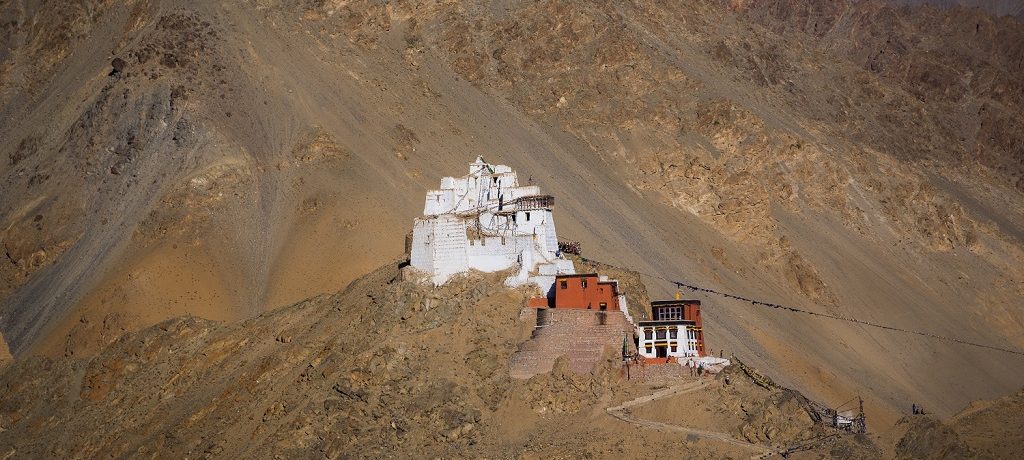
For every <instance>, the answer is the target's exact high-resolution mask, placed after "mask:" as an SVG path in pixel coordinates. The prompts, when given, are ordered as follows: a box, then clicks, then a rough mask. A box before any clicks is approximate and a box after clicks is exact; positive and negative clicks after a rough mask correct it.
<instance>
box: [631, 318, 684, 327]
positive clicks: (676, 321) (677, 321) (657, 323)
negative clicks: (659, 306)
mask: <svg viewBox="0 0 1024 460" xmlns="http://www.w3.org/2000/svg"><path fill="white" fill-rule="evenodd" d="M678 324H686V325H694V326H696V325H697V322H696V321H693V320H689V319H661V320H653V319H652V320H644V321H637V325H639V326H672V325H678Z"/></svg>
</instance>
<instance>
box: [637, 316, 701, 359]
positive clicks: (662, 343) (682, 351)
mask: <svg viewBox="0 0 1024 460" xmlns="http://www.w3.org/2000/svg"><path fill="white" fill-rule="evenodd" d="M637 331H638V333H639V335H640V340H639V343H638V344H637V351H639V352H640V355H642V356H643V357H645V358H668V357H675V358H686V357H696V356H700V352H699V348H698V345H697V344H698V335H697V326H696V325H695V324H694V323H693V321H686V320H676V321H640V324H639V326H638V327H637Z"/></svg>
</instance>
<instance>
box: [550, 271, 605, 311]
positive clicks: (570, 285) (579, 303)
mask: <svg viewBox="0 0 1024 460" xmlns="http://www.w3.org/2000/svg"><path fill="white" fill-rule="evenodd" d="M530 306H531V307H534V308H544V307H548V308H579V309H585V310H618V309H619V283H618V282H616V281H611V280H608V279H607V278H603V279H602V277H600V276H598V275H597V273H582V274H576V275H558V276H556V277H555V285H554V287H553V292H552V294H551V296H550V297H548V298H537V299H530Z"/></svg>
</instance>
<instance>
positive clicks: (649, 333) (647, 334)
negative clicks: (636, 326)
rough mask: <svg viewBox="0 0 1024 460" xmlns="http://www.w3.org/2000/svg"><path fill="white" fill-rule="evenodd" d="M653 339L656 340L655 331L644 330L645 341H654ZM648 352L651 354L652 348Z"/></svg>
mask: <svg viewBox="0 0 1024 460" xmlns="http://www.w3.org/2000/svg"><path fill="white" fill-rule="evenodd" d="M652 339H654V330H653V329H644V340H652ZM647 352H648V353H650V352H651V349H650V347H648V348H647Z"/></svg>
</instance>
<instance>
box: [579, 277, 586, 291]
mask: <svg viewBox="0 0 1024 460" xmlns="http://www.w3.org/2000/svg"><path fill="white" fill-rule="evenodd" d="M580 286H583V288H584V289H586V287H587V280H586V279H585V278H584V279H582V280H580Z"/></svg>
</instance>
